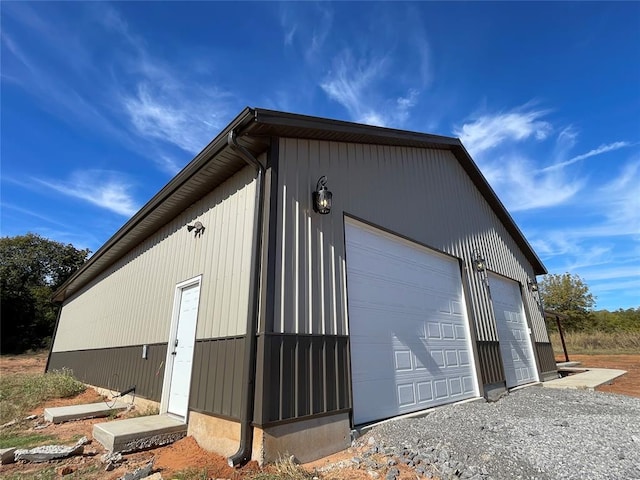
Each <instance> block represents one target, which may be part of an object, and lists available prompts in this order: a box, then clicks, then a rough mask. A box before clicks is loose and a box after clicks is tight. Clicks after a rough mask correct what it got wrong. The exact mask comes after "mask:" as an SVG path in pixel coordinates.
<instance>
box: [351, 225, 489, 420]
mask: <svg viewBox="0 0 640 480" xmlns="http://www.w3.org/2000/svg"><path fill="white" fill-rule="evenodd" d="M345 239H346V251H347V285H348V286H347V288H348V292H347V299H348V308H349V328H350V331H349V334H350V340H351V369H352V382H353V385H352V388H353V415H354V422H355V424H362V423H366V422H371V421H375V420H379V419H383V418H388V417H393V416H396V415H399V414H403V413H408V412H413V411H416V410H422V409H424V408H429V407H433V406H436V405H441V404H445V403H450V402H454V401H458V400H462V399H466V398H470V397H474V396H477V395H478V387H477V382H476V377H475V373H474V372H475V367H474V365H473V354H472V350H471V343H470V335H469V327H468V321H467V315H466V311H465V306H464V305H465V304H464V298H463V294H462V282H461V278H460V270H459V267H458V262H457V261H456V260H455V259H452V258H450V257H447V256H445V255H442V254H439V253H437V252H435V251H432V250H430V249H427V248H425V247H422V246H420V245H416V244H415V243H412V242H409V241H406V240H404V239H401V238H399V237H397V236H394V235H390V234H387V233H385V232H382V231H380V230H378V229H374V228H371V227H368V226H365V225H363V224H361V223H359V222H355V221H352V220H347V222H346V223H345Z"/></svg>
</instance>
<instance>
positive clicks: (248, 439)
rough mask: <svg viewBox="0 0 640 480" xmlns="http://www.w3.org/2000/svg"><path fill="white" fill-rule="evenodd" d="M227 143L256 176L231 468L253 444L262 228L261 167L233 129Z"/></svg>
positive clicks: (248, 453) (248, 454) (242, 460)
mask: <svg viewBox="0 0 640 480" xmlns="http://www.w3.org/2000/svg"><path fill="white" fill-rule="evenodd" d="M227 143H228V145H229V146H230V147H231V148H232V149H233V150H234V151H236V152H237V153H238V154H239V155H240V156H241V157H242V159H243V160H244V161H245V162H247V163H248V164H249V165H251V166H252V167H254V168H255V169H256V171H257V177H256V199H255V202H256V203H255V205H256V208H255V216H254V220H253V231H254V232H255V238H254V240H253V247H252V250H251V258H252V260H253V262H252V266H251V285H250V290H249V301H250V302H251V308H250V311H249V314H248V316H247V334H246V337H245V346H244V348H245V356H244V362H245V364H244V368H245V371H244V376H243V378H245V379H246V381H245V383H244V385H243V386H242V398H241V406H240V447H239V448H238V451H237V452H236V453H234V454H233V455H232V456H231V457H229V458H228V459H227V463H228V464H229V466H231V467H235V466H239V465H242V464H244V463H247V462H248V461H249V460H251V450H252V446H253V428H252V427H251V421H252V420H253V402H254V396H255V375H256V343H257V342H256V329H257V325H258V313H259V312H258V310H259V308H260V295H259V293H260V292H259V290H260V275H261V269H262V229H263V219H262V217H263V210H264V174H265V168H264V166H263V165H262V164H261V163H260V162H259V161H258V160H257V159H256V158H255V157H254V156H253V155H252V154H251V152H250V151H249V150H247V149H246V148H245V147H243V146H242V145H240V144H239V143H238V141H237V138H236V132H235V130H231V131H230V132H229V136H228V137H227Z"/></svg>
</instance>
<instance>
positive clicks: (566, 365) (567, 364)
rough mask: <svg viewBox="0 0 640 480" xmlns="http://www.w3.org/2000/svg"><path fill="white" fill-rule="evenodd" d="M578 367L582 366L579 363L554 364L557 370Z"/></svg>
mask: <svg viewBox="0 0 640 480" xmlns="http://www.w3.org/2000/svg"><path fill="white" fill-rule="evenodd" d="M578 365H582V363H581V362H556V367H558V368H566V367H577V366H578Z"/></svg>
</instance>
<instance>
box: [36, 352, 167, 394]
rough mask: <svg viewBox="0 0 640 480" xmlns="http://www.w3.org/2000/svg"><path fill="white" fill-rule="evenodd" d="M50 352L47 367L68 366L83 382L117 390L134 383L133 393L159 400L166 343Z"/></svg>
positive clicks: (60, 367)
mask: <svg viewBox="0 0 640 480" xmlns="http://www.w3.org/2000/svg"><path fill="white" fill-rule="evenodd" d="M142 348H143V345H142V344H140V345H130V346H126V347H114V348H98V349H92V350H75V351H67V352H52V354H51V357H50V361H49V365H48V366H47V371H53V370H60V369H62V368H68V369H71V370H72V371H73V375H74V376H75V377H76V378H77V379H78V380H80V381H81V382H83V383H86V384H89V385H93V386H96V387H102V388H106V389H108V390H111V391H112V392H114V393H115V392H121V391H124V390H126V389H128V388H129V387H132V386H134V385H135V387H136V390H135V394H136V396H139V397H144V398H147V399H149V400H154V401H156V402H159V401H160V399H161V397H162V381H163V379H164V362H165V360H166V357H167V344H166V343H154V344H147V358H146V359H144V358H142Z"/></svg>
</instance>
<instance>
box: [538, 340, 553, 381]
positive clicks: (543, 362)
mask: <svg viewBox="0 0 640 480" xmlns="http://www.w3.org/2000/svg"><path fill="white" fill-rule="evenodd" d="M535 345H536V353H537V354H538V362H540V372H541V373H540V377H543V376H544V375H545V374H547V373H549V372H555V373H557V367H556V357H555V354H554V353H553V345H551V343H541V342H536V344H535Z"/></svg>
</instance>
